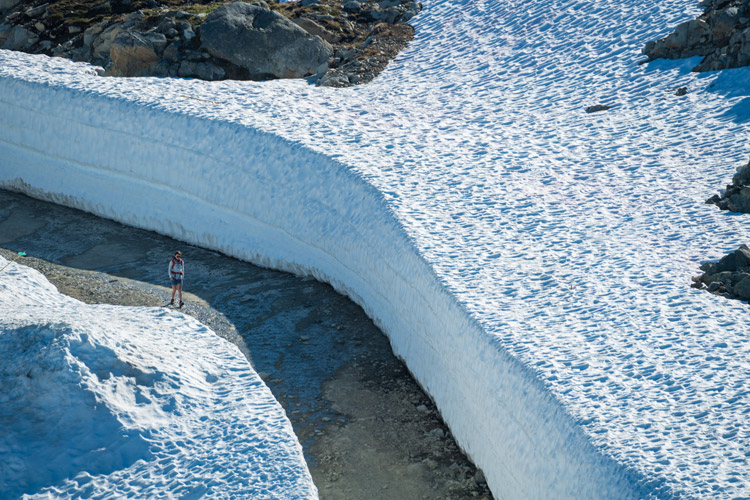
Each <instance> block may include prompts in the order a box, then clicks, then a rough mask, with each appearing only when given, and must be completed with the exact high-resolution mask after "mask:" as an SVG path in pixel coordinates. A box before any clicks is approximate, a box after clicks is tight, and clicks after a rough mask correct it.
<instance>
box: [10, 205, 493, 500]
mask: <svg viewBox="0 0 750 500" xmlns="http://www.w3.org/2000/svg"><path fill="white" fill-rule="evenodd" d="M177 248H179V249H181V250H182V253H183V256H184V257H185V262H186V276H185V278H186V279H185V290H186V292H187V293H186V295H185V297H186V302H187V304H186V306H185V308H184V309H183V310H184V312H185V313H186V314H190V315H192V316H195V317H196V318H198V319H199V320H200V321H202V322H204V323H205V324H207V325H208V326H210V327H211V328H212V329H213V330H214V331H215V332H216V333H217V334H218V335H220V336H222V337H223V338H225V339H227V340H229V341H231V342H233V343H235V344H236V345H238V346H239V348H240V349H241V350H242V352H243V353H244V354H245V355H246V356H247V358H248V359H249V360H250V362H251V363H252V364H253V366H254V367H255V369H256V370H257V371H258V373H259V374H260V375H261V377H262V378H263V379H264V381H265V382H266V384H267V385H268V386H269V387H270V389H271V390H272V391H273V393H274V395H275V396H276V398H277V399H278V400H279V402H280V403H281V404H282V406H283V407H284V408H285V409H286V411H287V414H288V415H289V418H290V420H291V422H292V425H293V427H294V430H295V432H296V434H297V436H298V437H299V440H300V442H301V443H302V446H303V449H304V452H305V456H306V458H307V461H308V465H309V467H310V472H311V473H312V476H313V480H314V481H315V484H316V485H317V487H318V489H319V491H320V498H321V499H322V500H338V499H341V500H344V499H346V500H359V499H362V500H364V499H368V500H378V499H383V500H385V499H388V500H399V499H404V500H420V499H430V500H432V499H452V500H463V499H482V498H484V499H490V498H491V495H490V493H489V490H488V489H487V486H486V483H485V482H484V479H483V476H482V474H481V472H479V471H477V470H476V469H475V468H474V466H473V465H472V464H471V463H470V462H469V461H468V460H467V459H466V457H464V456H463V454H462V453H461V452H460V451H459V450H458V447H457V445H456V443H455V441H454V440H453V438H452V437H451V436H450V433H449V432H448V429H447V428H446V427H445V425H444V424H443V423H442V421H441V420H440V418H439V416H438V414H437V412H436V410H435V407H434V405H433V404H432V402H431V401H430V400H429V398H427V397H426V396H425V394H424V393H423V392H422V391H421V389H420V388H419V386H418V385H417V384H416V383H415V382H414V380H413V379H412V378H411V376H410V375H409V373H408V371H407V370H406V368H405V367H404V365H403V364H402V363H401V362H400V361H399V360H398V359H396V358H395V357H394V355H393V353H392V352H391V349H390V345H389V344H388V339H387V338H386V337H385V336H384V335H383V334H382V333H381V332H380V331H379V330H378V329H377V328H376V327H375V326H374V325H373V323H372V322H371V321H370V320H369V318H367V316H366V315H365V314H364V312H363V311H362V310H361V309H360V308H359V307H358V306H356V305H355V304H354V303H352V302H351V301H350V300H348V299H347V298H346V297H343V296H341V295H339V294H338V293H336V292H335V291H334V290H333V289H332V288H331V287H330V286H328V285H325V284H322V283H318V282H316V281H314V280H310V279H304V278H299V277H296V276H292V275H290V274H286V273H281V272H277V271H270V270H267V269H261V268H258V267H256V266H253V265H250V264H247V263H245V262H241V261H238V260H236V259H232V258H229V257H226V256H223V255H220V254H218V253H216V252H212V251H208V250H204V249H201V248H197V247H193V246H191V245H187V244H184V243H181V242H177V241H175V240H172V239H170V238H166V237H163V236H160V235H157V234H155V233H151V232H148V231H143V230H139V229H133V228H130V227H126V226H123V225H121V224H118V223H115V222H111V221H107V220H104V219H100V218H97V217H94V216H91V215H89V214H85V213H83V212H80V211H77V210H72V209H68V208H64V207H60V206H57V205H53V204H49V203H45V202H40V201H37V200H33V199H31V198H28V197H25V196H22V195H18V194H15V193H9V192H7V191H2V190H0V254H1V255H3V256H4V257H6V258H9V257H12V256H13V255H15V252H16V251H21V250H23V251H26V252H27V253H28V254H29V257H26V258H24V259H23V260H22V263H23V264H25V265H28V266H30V267H34V268H36V269H38V270H39V271H41V272H42V273H44V274H45V275H46V276H47V278H48V279H49V280H50V281H51V282H52V283H54V284H55V285H56V286H57V287H58V289H59V290H60V291H61V292H63V293H65V294H67V295H70V296H73V297H75V298H77V299H79V300H82V301H84V302H88V303H110V304H121V305H140V306H161V305H164V304H165V303H166V302H168V301H169V294H170V291H169V289H168V288H166V286H165V285H166V283H165V281H166V275H167V262H168V260H169V256H170V255H171V254H172V253H173V252H174V250H175V249H177Z"/></svg>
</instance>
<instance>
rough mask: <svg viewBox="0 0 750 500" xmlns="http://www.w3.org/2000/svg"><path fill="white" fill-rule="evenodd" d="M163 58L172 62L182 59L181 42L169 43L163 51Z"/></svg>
mask: <svg viewBox="0 0 750 500" xmlns="http://www.w3.org/2000/svg"><path fill="white" fill-rule="evenodd" d="M161 56H162V58H163V59H166V60H167V61H170V62H178V61H179V59H180V44H179V42H172V43H170V44H169V45H167V48H166V49H164V52H163V53H162V55H161Z"/></svg>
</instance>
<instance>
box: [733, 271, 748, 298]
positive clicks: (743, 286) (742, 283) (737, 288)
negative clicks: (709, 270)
mask: <svg viewBox="0 0 750 500" xmlns="http://www.w3.org/2000/svg"><path fill="white" fill-rule="evenodd" d="M735 283H736V285H734V287H733V288H732V293H733V294H734V295H736V296H737V297H740V298H742V299H745V300H748V299H750V274H747V273H742V274H741V275H738V276H736V277H735Z"/></svg>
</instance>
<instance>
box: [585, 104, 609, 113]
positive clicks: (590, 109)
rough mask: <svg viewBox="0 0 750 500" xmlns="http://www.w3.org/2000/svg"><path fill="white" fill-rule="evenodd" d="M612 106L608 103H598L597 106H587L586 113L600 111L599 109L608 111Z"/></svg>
mask: <svg viewBox="0 0 750 500" xmlns="http://www.w3.org/2000/svg"><path fill="white" fill-rule="evenodd" d="M609 108H610V107H609V106H607V105H606V104H597V105H595V106H589V107H587V108H586V113H598V112H599V111H607V110H608V109H609Z"/></svg>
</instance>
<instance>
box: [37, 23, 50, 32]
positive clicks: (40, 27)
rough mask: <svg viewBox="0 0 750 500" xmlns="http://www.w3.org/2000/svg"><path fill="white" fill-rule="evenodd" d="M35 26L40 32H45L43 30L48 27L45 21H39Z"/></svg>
mask: <svg viewBox="0 0 750 500" xmlns="http://www.w3.org/2000/svg"><path fill="white" fill-rule="evenodd" d="M34 28H35V29H36V30H37V31H38V32H39V33H41V32H43V31H44V30H45V29H47V27H46V26H44V23H41V22H37V23H35V24H34Z"/></svg>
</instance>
